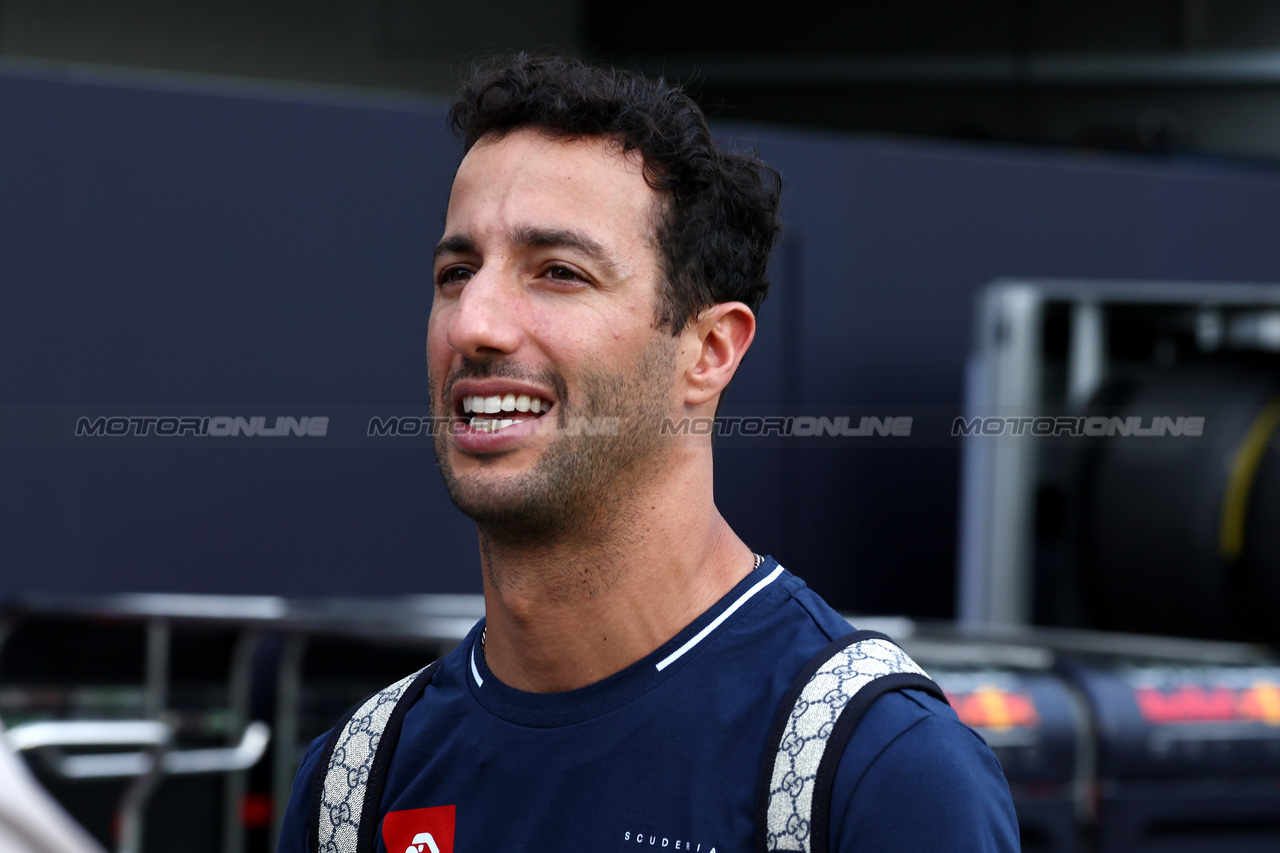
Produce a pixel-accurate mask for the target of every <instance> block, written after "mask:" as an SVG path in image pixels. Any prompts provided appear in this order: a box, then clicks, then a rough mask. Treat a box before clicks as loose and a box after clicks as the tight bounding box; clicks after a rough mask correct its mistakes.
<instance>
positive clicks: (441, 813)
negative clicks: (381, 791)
mask: <svg viewBox="0 0 1280 853" xmlns="http://www.w3.org/2000/svg"><path fill="white" fill-rule="evenodd" d="M455 811H456V808H455V807H454V806H435V807H433V808H429V809H406V810H404V811H400V812H387V816H386V817H385V818H383V819H382V843H383V844H385V845H387V853H453V820H454V812H455Z"/></svg>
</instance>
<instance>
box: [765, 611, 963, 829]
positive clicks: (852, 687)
mask: <svg viewBox="0 0 1280 853" xmlns="http://www.w3.org/2000/svg"><path fill="white" fill-rule="evenodd" d="M850 639H851V640H852V641H851V642H849V644H848V645H845V646H844V647H843V648H839V649H837V650H836V651H834V653H832V652H831V650H830V649H829V648H828V649H827V650H824V652H823V654H822V655H819V658H818V660H819V661H820V663H819V664H818V666H817V668H816V669H814V670H807V671H806V672H808V673H810V674H808V676H807V680H806V681H804V683H803V685H802V686H801V688H800V690H799V693H798V695H796V696H795V699H794V702H793V703H792V704H791V705H790V711H789V713H788V714H787V716H786V717H785V718H783V717H781V716H780V718H779V719H780V720H782V722H783V724H782V734H781V737H780V739H779V740H777V741H774V742H773V743H774V746H775V748H776V755H775V756H774V757H773V768H772V772H771V773H770V774H769V775H768V780H769V781H768V789H767V800H766V802H767V805H766V807H765V814H764V815H763V819H764V824H765V835H764V841H765V849H766V850H768V851H799V853H815V851H824V850H825V848H826V834H827V833H826V826H825V822H826V817H827V815H828V809H829V806H830V803H829V802H825V801H823V800H822V797H824V796H825V797H827V799H828V800H829V797H830V785H829V782H830V780H829V779H828V780H827V784H826V785H823V784H822V783H821V781H820V779H819V776H820V773H819V771H820V769H821V770H822V771H823V772H824V773H825V772H826V771H827V770H828V765H829V770H830V774H831V776H834V771H835V766H836V765H837V764H838V763H839V762H838V758H839V755H838V754H836V755H835V756H834V758H835V759H836V760H834V761H833V760H832V757H830V756H829V757H828V758H827V761H826V762H824V761H823V756H824V754H826V752H827V749H828V745H829V744H832V735H833V733H835V732H836V728H837V721H839V720H840V717H841V714H843V713H844V712H845V710H846V708H848V707H849V706H850V703H851V702H852V701H853V699H854V697H855V696H857V695H858V693H859V691H862V690H863V689H864V688H866V687H867V686H868V685H871V684H872V683H873V682H876V681H877V680H879V679H885V677H886V676H890V677H891V678H890V679H888V680H887V681H885V682H882V684H883V685H885V686H887V685H888V684H890V683H892V684H894V685H896V686H898V687H904V686H906V687H922V686H923V687H925V689H928V687H933V690H936V689H937V688H936V686H934V685H932V682H926V681H925V679H927V678H928V676H927V675H926V674H925V671H924V670H923V669H921V668H920V667H919V665H917V664H916V662H915V661H913V660H911V658H910V657H908V656H907V654H906V653H905V652H903V651H902V649H900V648H898V647H897V646H896V645H894V644H893V643H892V642H891V641H890V640H889V639H888V638H886V637H884V636H883V635H878V634H874V633H873V632H870V631H867V632H861V633H860V634H858V635H854V636H853V637H852V638H850ZM827 654H829V655H830V657H827V658H826V659H825V660H822V657H823V655H827ZM811 666H812V664H811ZM905 674H909V676H908V678H907V679H906V680H903V679H900V678H898V676H902V675H905ZM805 676H806V673H802V674H801V678H802V679H803V678H805ZM915 677H918V678H919V681H917V680H916V678H915ZM799 683H800V682H799V680H798V681H797V684H799ZM926 685H927V686H926ZM873 692H874V694H875V695H879V691H869V692H868V693H867V694H865V696H866V697H867V698H874V696H873V695H872V693H873ZM930 692H932V690H931V691H930ZM793 693H794V688H793ZM938 693H941V691H938ZM785 708H786V706H785V705H784V708H783V709H780V714H781V713H782V711H783V710H785ZM862 709H863V707H860V708H859V709H858V711H860V710H862ZM856 722H857V720H856V719H850V720H846V721H845V723H846V725H844V727H843V728H844V732H843V735H844V737H843V739H840V738H837V740H841V742H840V743H838V744H832V746H833V750H834V749H835V748H836V747H837V746H838V749H839V752H843V748H844V741H845V740H847V738H848V736H849V734H851V733H852V725H847V724H853V725H856ZM819 822H821V823H823V825H822V826H816V825H815V824H817V823H819ZM815 841H816V842H817V843H815Z"/></svg>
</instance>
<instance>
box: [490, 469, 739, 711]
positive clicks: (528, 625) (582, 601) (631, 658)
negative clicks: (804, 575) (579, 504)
mask: <svg viewBox="0 0 1280 853" xmlns="http://www.w3.org/2000/svg"><path fill="white" fill-rule="evenodd" d="M673 498H676V499H673ZM631 503H632V505H633V507H635V506H642V507H644V509H645V510H646V511H644V512H634V513H621V514H619V513H613V514H611V518H610V520H609V522H608V523H607V524H605V525H603V527H602V528H601V529H596V530H593V531H591V535H589V536H584V535H577V536H575V537H572V538H571V539H569V540H567V541H549V542H545V543H540V544H533V545H530V543H528V542H525V543H523V544H520V545H507V544H505V543H503V542H502V541H501V540H499V539H495V538H494V537H492V536H486V535H485V533H484V532H483V531H482V532H481V557H482V561H483V563H484V592H485V611H486V632H487V634H486V639H485V648H484V655H485V660H486V662H487V663H488V666H489V669H490V670H491V671H492V672H493V673H494V675H495V676H497V678H498V679H499V680H500V681H502V682H503V683H505V684H507V685H509V686H511V687H514V688H517V689H520V690H525V691H529V692H534V693H551V692H559V691H565V690H573V689H576V688H579V687H585V686H586V685H588V684H593V683H595V682H597V681H599V680H601V679H603V678H606V677H608V676H610V675H612V674H613V673H615V672H618V671H619V670H621V669H624V668H625V667H627V666H629V665H631V664H633V663H635V662H636V661H638V660H640V659H641V658H643V657H644V656H645V655H648V654H649V653H650V652H653V651H654V650H656V649H657V648H659V647H660V646H661V645H662V644H663V643H665V642H667V641H668V640H670V639H671V638H672V637H673V636H675V635H676V634H677V633H678V632H679V631H680V630H681V629H682V628H684V627H685V626H686V625H688V624H689V623H690V622H692V621H693V620H694V619H696V618H697V617H698V616H699V615H700V614H701V613H703V612H704V611H705V610H707V608H709V607H711V605H713V604H714V603H715V602H716V601H718V600H719V599H720V598H721V597H723V596H724V595H725V594H726V593H727V592H728V591H729V590H731V589H732V588H733V587H734V586H735V585H736V584H737V583H738V582H739V581H740V580H742V579H743V578H744V577H746V576H747V574H749V573H750V572H751V569H752V568H753V566H754V558H753V555H752V552H751V550H750V549H749V548H748V547H747V546H746V545H745V544H744V543H743V542H742V540H740V539H739V538H738V537H737V535H735V534H734V532H733V531H732V529H730V527H729V525H728V524H727V523H726V522H725V520H724V519H723V518H721V516H720V514H719V512H717V511H716V509H715V506H714V505H713V504H712V503H711V502H710V500H707V501H706V502H705V505H703V506H700V507H698V511H695V512H690V511H689V509H690V508H689V505H688V504H687V503H686V502H684V501H681V500H679V499H678V496H677V495H670V494H668V495H666V500H664V501H655V500H640V501H633V502H631ZM682 506H683V507H684V508H683V509H681V507H682Z"/></svg>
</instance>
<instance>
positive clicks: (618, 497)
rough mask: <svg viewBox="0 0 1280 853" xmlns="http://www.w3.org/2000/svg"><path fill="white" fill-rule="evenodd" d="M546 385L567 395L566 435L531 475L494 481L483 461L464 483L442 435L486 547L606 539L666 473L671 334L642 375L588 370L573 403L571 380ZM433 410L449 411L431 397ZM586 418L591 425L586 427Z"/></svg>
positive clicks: (455, 493)
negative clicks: (610, 428) (593, 430)
mask: <svg viewBox="0 0 1280 853" xmlns="http://www.w3.org/2000/svg"><path fill="white" fill-rule="evenodd" d="M466 372H467V375H468V376H506V377H512V378H515V377H517V376H519V375H520V374H518V373H516V372H514V371H511V370H504V369H503V368H502V366H501V364H492V363H486V364H475V365H472V366H471V367H469V368H467V369H466ZM526 378H536V379H537V380H538V381H539V383H540V384H543V385H545V386H549V387H555V388H557V389H558V392H559V393H560V401H559V402H560V405H559V406H558V407H557V422H556V427H557V428H558V429H559V430H560V431H561V432H560V434H559V435H556V436H554V437H553V438H552V440H551V441H550V442H549V443H548V444H547V445H546V447H545V449H544V450H543V451H542V454H541V455H540V457H539V458H538V460H537V462H536V463H535V464H534V466H533V468H532V469H531V470H529V471H528V472H526V473H524V474H520V475H514V476H513V475H496V474H495V475H488V476H487V475H486V473H485V470H484V469H485V468H486V467H487V466H488V465H490V464H495V465H496V464H497V462H498V458H494V459H492V460H487V461H482V462H481V468H480V470H479V471H477V472H474V473H472V474H470V475H468V476H467V477H459V476H458V475H457V473H456V472H455V471H454V470H453V466H452V464H451V463H450V459H449V436H448V435H447V434H443V433H442V432H441V431H437V433H436V435H435V454H436V462H437V463H438V464H439V466H440V472H441V475H442V476H443V477H444V482H445V487H446V488H447V489H448V491H449V496H450V498H451V499H452V500H453V503H454V505H455V506H457V507H458V509H460V510H461V511H462V512H463V513H465V514H466V515H468V516H470V517H471V518H472V519H473V520H474V521H475V522H476V526H477V527H478V528H479V531H480V540H481V547H482V549H486V550H487V549H489V548H493V547H495V546H496V547H504V548H506V547H518V548H530V547H536V546H546V545H554V544H557V543H561V542H567V541H583V542H585V541H588V540H596V541H601V542H602V544H603V541H604V540H606V539H609V538H610V537H608V536H602V535H601V534H602V533H604V532H605V531H607V530H609V529H611V528H612V529H613V530H615V531H616V530H618V529H620V528H621V527H622V526H623V525H622V524H620V523H625V521H626V520H627V519H628V518H630V517H633V516H634V515H635V514H636V512H637V509H636V507H635V501H636V499H637V498H638V496H639V494H640V493H642V492H643V491H644V487H645V486H646V485H648V484H650V483H651V482H652V481H653V480H654V479H656V478H657V477H658V476H660V473H659V472H661V471H662V470H663V469H664V467H665V466H664V464H663V462H664V457H665V454H666V453H667V451H668V448H665V447H664V444H667V443H669V442H664V441H663V440H662V439H661V437H660V435H661V425H662V421H663V418H665V417H667V416H669V415H670V414H671V411H670V407H671V392H672V388H673V382H674V380H675V340H674V339H673V338H672V337H670V336H668V335H664V334H662V333H661V332H659V333H658V334H656V335H655V336H654V338H653V340H652V342H651V343H650V344H649V345H648V346H646V348H645V350H644V351H643V352H642V353H641V354H640V355H639V357H638V358H637V360H636V363H635V364H634V366H633V367H632V369H630V370H628V371H627V372H626V373H624V374H616V375H610V374H605V373H599V372H595V371H585V372H583V373H582V374H581V376H580V379H579V380H578V382H577V383H576V390H575V391H574V394H573V397H574V399H569V398H568V396H567V393H566V386H565V383H564V381H563V379H562V378H561V377H560V376H558V375H555V376H539V377H526ZM431 400H432V401H433V405H435V406H441V405H444V403H443V402H442V401H440V399H439V396H438V394H437V389H435V388H434V387H433V388H432V389H431ZM608 418H616V419H618V428H617V431H616V433H615V434H612V435H610V434H604V435H591V434H585V433H587V432H589V431H580V432H579V434H576V435H575V434H572V431H568V432H566V431H565V430H566V427H568V426H570V425H573V424H582V423H584V422H585V423H588V424H600V423H602V420H601V419H608ZM579 419H585V421H583V420H579Z"/></svg>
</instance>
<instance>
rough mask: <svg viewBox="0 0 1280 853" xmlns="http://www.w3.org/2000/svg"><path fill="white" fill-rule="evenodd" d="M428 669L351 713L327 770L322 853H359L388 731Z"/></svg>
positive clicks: (320, 837)
mask: <svg viewBox="0 0 1280 853" xmlns="http://www.w3.org/2000/svg"><path fill="white" fill-rule="evenodd" d="M424 669H425V667H424ZM422 671H423V670H419V671H418V672H415V673H414V674H413V675H409V676H406V677H405V678H402V679H400V680H399V681H397V682H396V683H395V684H392V685H391V686H390V687H386V688H384V689H383V690H381V691H379V692H378V693H375V694H374V695H373V696H370V697H369V698H368V699H366V700H365V701H364V703H363V704H362V705H361V706H360V707H359V708H357V709H356V710H355V711H354V712H353V713H352V714H351V717H350V718H349V719H348V720H347V722H346V724H345V725H344V726H343V727H342V731H341V732H340V733H339V734H338V736H337V740H336V741H335V742H334V746H333V754H332V755H331V756H330V758H329V766H328V767H327V768H326V769H325V776H324V785H323V787H322V788H321V791H320V808H319V809H318V810H317V811H318V815H317V817H318V823H319V826H318V827H317V830H318V835H317V840H318V842H319V847H318V849H319V850H320V851H321V853H356V850H357V845H358V842H359V839H360V822H361V817H362V814H363V811H364V805H365V802H364V801H365V793H366V791H367V790H368V787H369V776H370V773H371V771H372V770H373V762H374V759H375V758H376V756H377V753H378V746H379V744H380V743H381V741H382V733H383V731H384V730H385V729H386V727H387V721H388V720H390V719H391V713H392V711H394V710H395V708H396V704H397V703H398V702H399V701H400V699H401V697H402V696H404V694H405V691H406V690H408V689H409V686H410V685H411V684H413V682H414V681H415V680H416V679H417V677H418V676H419V675H420V674H421V673H422Z"/></svg>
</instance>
